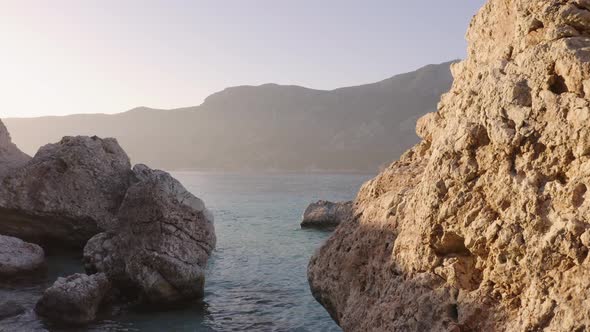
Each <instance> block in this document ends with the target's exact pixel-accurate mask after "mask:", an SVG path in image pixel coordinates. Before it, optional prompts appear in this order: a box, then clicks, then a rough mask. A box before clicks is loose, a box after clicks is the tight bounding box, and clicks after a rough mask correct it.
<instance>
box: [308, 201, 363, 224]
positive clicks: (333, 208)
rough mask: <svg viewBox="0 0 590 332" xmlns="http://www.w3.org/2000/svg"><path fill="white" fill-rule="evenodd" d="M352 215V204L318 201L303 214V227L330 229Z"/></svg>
mask: <svg viewBox="0 0 590 332" xmlns="http://www.w3.org/2000/svg"><path fill="white" fill-rule="evenodd" d="M351 215H352V202H351V201H350V202H337V203H333V202H328V201H317V202H315V203H312V204H310V205H309V206H308V207H307V209H306V210H305V212H304V213H303V221H302V222H301V227H313V228H330V227H336V226H338V225H340V223H341V222H343V221H345V220H346V219H348V218H350V217H351Z"/></svg>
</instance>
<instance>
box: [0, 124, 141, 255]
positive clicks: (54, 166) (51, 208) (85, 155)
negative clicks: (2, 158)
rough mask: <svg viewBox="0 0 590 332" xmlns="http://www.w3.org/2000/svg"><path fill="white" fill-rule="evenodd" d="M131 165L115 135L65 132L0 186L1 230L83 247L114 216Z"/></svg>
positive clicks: (40, 240)
mask: <svg viewBox="0 0 590 332" xmlns="http://www.w3.org/2000/svg"><path fill="white" fill-rule="evenodd" d="M130 173H131V165H130V162H129V158H128V157H127V154H125V152H124V151H123V150H122V149H121V147H120V146H119V145H118V144H117V141H116V140H114V139H109V138H107V139H100V138H98V137H86V136H78V137H64V138H63V139H62V140H61V141H60V142H59V143H56V144H48V145H46V146H44V147H42V148H41V149H40V150H39V151H38V152H37V154H36V155H35V157H34V158H33V159H32V160H31V161H29V162H28V163H27V164H26V165H24V166H22V167H20V168H18V169H14V170H13V171H11V172H9V173H8V174H7V175H6V176H5V177H4V178H3V179H2V180H1V181H2V183H1V184H2V185H1V186H0V234H5V235H12V236H16V237H19V238H22V239H26V240H30V241H32V242H36V243H44V242H48V241H54V242H59V243H61V244H71V245H73V246H79V247H82V246H84V244H85V243H86V241H87V240H88V239H89V238H91V237H92V236H93V235H95V234H97V233H99V232H100V231H102V230H104V229H106V228H107V227H108V226H109V224H111V223H113V222H114V219H115V215H116V213H117V211H118V208H119V206H120V204H121V202H122V200H123V197H124V196H125V192H126V190H127V187H128V185H129V184H128V182H129V176H130Z"/></svg>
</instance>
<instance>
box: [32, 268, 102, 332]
mask: <svg viewBox="0 0 590 332" xmlns="http://www.w3.org/2000/svg"><path fill="white" fill-rule="evenodd" d="M110 289H111V283H110V282H109V280H108V278H107V277H106V275H105V274H103V273H100V274H95V275H91V276H88V275H85V274H74V275H71V276H69V277H67V278H58V279H57V281H56V282H55V283H54V284H53V286H51V287H49V288H48V289H47V290H45V292H44V293H43V296H42V297H41V299H40V300H39V301H38V302H37V305H36V306H35V311H36V312H37V314H38V315H39V316H41V317H43V318H45V319H47V320H48V321H51V322H53V323H56V324H63V325H84V324H87V323H90V322H92V321H94V320H95V319H96V314H97V312H98V311H99V309H100V306H101V304H103V302H104V300H105V299H106V298H107V295H108V293H109V291H110Z"/></svg>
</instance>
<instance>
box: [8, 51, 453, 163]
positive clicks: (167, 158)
mask: <svg viewBox="0 0 590 332" xmlns="http://www.w3.org/2000/svg"><path fill="white" fill-rule="evenodd" d="M449 65H450V62H448V63H443V64H439V65H429V66H426V67H424V68H421V69H419V70H417V71H414V72H411V73H406V74H401V75H397V76H394V77H392V78H389V79H386V80H384V81H381V82H377V83H373V84H367V85H361V86H355V87H347V88H341V89H336V90H332V91H321V90H312V89H307V88H303V87H299V86H282V85H276V84H265V85H261V86H239V87H233V88H228V89H225V90H223V91H221V92H218V93H215V94H213V95H211V96H209V97H208V98H207V99H206V100H205V102H204V103H203V104H202V105H200V106H196V107H188V108H182V109H175V110H155V109H149V108H137V109H133V110H131V111H128V112H125V113H120V114H114V115H102V114H92V115H71V116H64V117H41V118H32V119H16V118H13V119H5V121H4V122H5V124H6V126H7V127H8V128H9V130H10V132H11V133H12V136H13V139H14V141H15V143H16V144H17V145H18V146H19V147H21V148H22V149H23V150H24V151H25V152H27V153H31V154H33V153H34V152H35V151H36V150H37V149H38V148H39V147H40V146H41V145H42V144H45V143H47V142H54V141H57V140H59V139H60V138H61V137H62V136H64V135H80V134H83V135H98V136H102V137H107V136H112V137H116V138H117V139H118V140H119V142H120V143H121V145H122V146H123V147H124V149H125V150H126V151H127V152H128V153H129V155H130V156H131V158H132V159H133V160H134V161H135V162H143V163H148V164H150V165H153V166H156V167H160V168H165V169H179V168H198V169H226V170H244V169H249V170H269V169H275V170H370V171H375V170H377V168H378V167H380V166H382V165H384V164H386V163H389V162H390V161H391V160H390V159H391V158H392V157H397V156H398V155H399V154H400V153H402V152H403V151H405V150H406V149H407V148H409V147H410V146H412V145H413V144H415V143H417V142H418V138H417V137H416V135H415V133H414V128H415V122H416V119H417V118H418V117H420V116H421V115H423V114H425V113H427V112H432V111H435V110H436V104H437V103H438V101H439V98H440V95H441V94H442V93H444V92H446V91H448V90H449V88H450V86H451V83H452V77H451V74H450V70H449Z"/></svg>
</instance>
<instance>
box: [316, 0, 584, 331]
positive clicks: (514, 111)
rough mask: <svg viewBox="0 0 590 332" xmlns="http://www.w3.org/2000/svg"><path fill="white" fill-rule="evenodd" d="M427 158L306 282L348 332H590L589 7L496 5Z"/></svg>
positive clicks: (390, 182) (374, 190) (435, 119)
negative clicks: (589, 196)
mask: <svg viewBox="0 0 590 332" xmlns="http://www.w3.org/2000/svg"><path fill="white" fill-rule="evenodd" d="M467 37H468V40H469V50H468V58H467V59H466V60H465V61H463V62H462V63H460V64H457V65H454V66H453V68H452V69H453V75H454V77H455V82H454V84H453V87H452V89H451V91H450V92H449V93H447V94H445V95H444V96H443V97H442V101H441V103H440V104H439V111H438V112H437V113H432V114H429V115H426V116H425V117H423V118H422V119H421V120H420V121H419V122H418V125H417V132H418V134H419V136H420V137H421V138H422V142H421V143H420V144H418V145H417V146H415V147H414V148H413V149H411V150H410V151H408V152H407V153H406V154H404V155H403V156H402V157H401V159H400V160H399V161H397V162H395V163H394V164H392V165H391V166H390V167H389V168H388V169H386V170H385V171H384V172H383V173H381V174H380V175H379V176H378V177H376V178H375V179H374V180H372V181H370V182H368V183H367V184H365V185H364V186H363V188H362V189H361V191H360V193H359V195H358V197H357V199H356V203H355V218H354V219H353V220H351V221H349V222H346V223H345V224H343V225H341V226H340V227H339V228H338V229H337V230H336V232H335V234H334V235H333V236H332V238H331V239H329V240H328V241H327V243H326V244H325V245H324V246H323V247H322V248H321V249H320V250H319V251H318V252H317V253H316V255H315V256H314V257H313V258H312V260H311V262H310V266H309V280H310V285H311V289H312V291H313V294H314V295H315V297H316V298H317V299H318V301H319V302H321V303H322V304H323V305H324V306H325V307H326V309H327V310H328V311H329V312H330V313H331V315H332V317H333V318H334V319H335V320H336V321H337V322H338V323H339V324H340V325H341V326H342V327H343V328H344V330H345V331H586V330H588V329H590V302H589V300H588V296H587V292H588V289H589V288H590V258H589V257H588V251H589V247H590V223H589V222H588V219H587V216H588V215H589V213H590V200H589V199H588V194H587V190H588V186H590V122H589V120H590V1H588V0H545V1H530V0H490V1H488V3H487V4H486V5H485V6H484V8H483V9H482V10H481V11H480V12H479V14H478V15H477V16H476V17H475V18H474V19H473V22H472V24H471V27H470V28H469V32H468V34H467Z"/></svg>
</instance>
